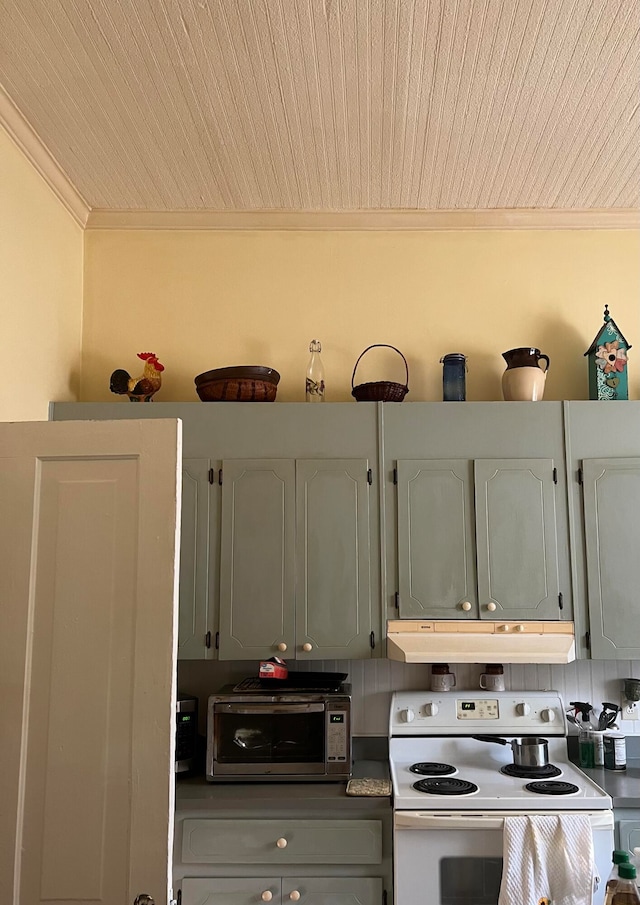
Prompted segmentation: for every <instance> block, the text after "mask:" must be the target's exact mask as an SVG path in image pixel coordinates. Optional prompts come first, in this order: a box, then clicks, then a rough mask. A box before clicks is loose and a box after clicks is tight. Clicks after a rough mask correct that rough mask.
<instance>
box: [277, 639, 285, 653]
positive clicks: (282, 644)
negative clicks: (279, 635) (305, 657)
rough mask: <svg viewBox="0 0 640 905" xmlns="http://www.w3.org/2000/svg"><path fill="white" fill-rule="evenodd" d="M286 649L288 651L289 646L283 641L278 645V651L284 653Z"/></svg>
mask: <svg viewBox="0 0 640 905" xmlns="http://www.w3.org/2000/svg"><path fill="white" fill-rule="evenodd" d="M286 649H287V645H286V644H285V643H284V641H281V642H280V644H279V645H278V650H281V651H283V652H284V651H285V650H286Z"/></svg>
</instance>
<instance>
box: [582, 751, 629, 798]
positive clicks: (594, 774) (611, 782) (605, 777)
mask: <svg viewBox="0 0 640 905" xmlns="http://www.w3.org/2000/svg"><path fill="white" fill-rule="evenodd" d="M580 769H581V770H582V771H583V773H586V775H587V776H588V777H589V778H590V779H592V780H593V781H594V782H595V783H597V784H598V785H599V786H600V788H601V789H604V791H605V792H606V793H607V795H610V796H611V798H612V800H613V807H614V809H616V808H618V809H624V808H640V760H638V759H636V758H631V759H629V760H628V761H627V769H626V770H605V769H604V767H593V768H586V767H581V768H580Z"/></svg>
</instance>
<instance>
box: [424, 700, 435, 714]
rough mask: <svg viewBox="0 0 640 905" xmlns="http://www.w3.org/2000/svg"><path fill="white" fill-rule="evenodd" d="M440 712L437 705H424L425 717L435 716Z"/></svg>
mask: <svg viewBox="0 0 640 905" xmlns="http://www.w3.org/2000/svg"><path fill="white" fill-rule="evenodd" d="M437 712H438V705H437V704H431V703H430V704H425V705H424V715H425V716H435V715H436V714H437Z"/></svg>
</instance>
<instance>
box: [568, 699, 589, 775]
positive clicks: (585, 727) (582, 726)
mask: <svg viewBox="0 0 640 905" xmlns="http://www.w3.org/2000/svg"><path fill="white" fill-rule="evenodd" d="M571 706H572V707H575V709H576V717H577V715H578V713H579V714H580V722H579V723H578V728H579V733H578V759H579V763H580V766H581V767H593V726H592V725H591V721H590V720H589V714H590V713H592V712H593V707H592V706H591V704H588V703H587V702H586V701H571Z"/></svg>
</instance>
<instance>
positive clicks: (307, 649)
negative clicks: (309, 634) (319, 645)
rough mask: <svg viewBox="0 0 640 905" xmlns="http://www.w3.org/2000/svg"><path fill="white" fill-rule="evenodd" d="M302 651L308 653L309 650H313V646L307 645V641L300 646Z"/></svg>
mask: <svg viewBox="0 0 640 905" xmlns="http://www.w3.org/2000/svg"><path fill="white" fill-rule="evenodd" d="M302 650H306V651H307V653H308V652H309V651H310V650H313V644H309V642H308V641H305V643H304V644H303V645H302Z"/></svg>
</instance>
